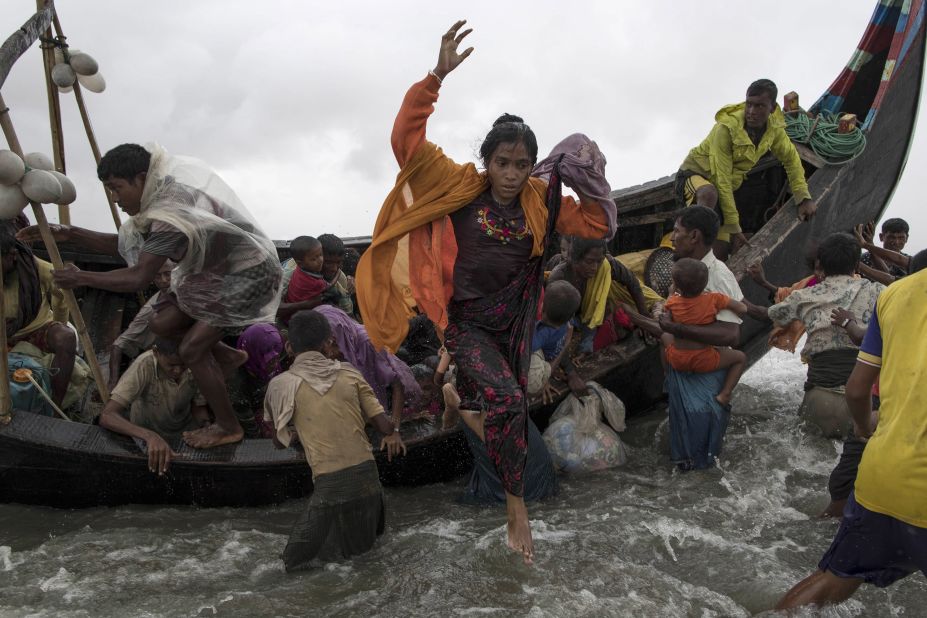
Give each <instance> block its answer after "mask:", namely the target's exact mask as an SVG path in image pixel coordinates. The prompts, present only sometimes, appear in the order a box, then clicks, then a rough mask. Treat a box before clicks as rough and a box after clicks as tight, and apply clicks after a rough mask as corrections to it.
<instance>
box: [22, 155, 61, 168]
mask: <svg viewBox="0 0 927 618" xmlns="http://www.w3.org/2000/svg"><path fill="white" fill-rule="evenodd" d="M23 160H24V161H25V162H26V165H28V166H29V167H30V168H32V169H34V170H47V171H51V170H53V169H55V164H54V163H52V160H51V159H49V158H48V155H44V154H42V153H41V152H30V153H28V154H27V155H26V156H24V157H23Z"/></svg>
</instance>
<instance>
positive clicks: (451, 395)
mask: <svg viewBox="0 0 927 618" xmlns="http://www.w3.org/2000/svg"><path fill="white" fill-rule="evenodd" d="M441 391H442V394H443V395H444V419H443V423H442V426H441V428H442V429H451V428H452V427H454V426H455V425H457V420H458V419H459V418H460V395H458V394H457V389H456V388H454V385H453V384H445V385H444V386H442V387H441Z"/></svg>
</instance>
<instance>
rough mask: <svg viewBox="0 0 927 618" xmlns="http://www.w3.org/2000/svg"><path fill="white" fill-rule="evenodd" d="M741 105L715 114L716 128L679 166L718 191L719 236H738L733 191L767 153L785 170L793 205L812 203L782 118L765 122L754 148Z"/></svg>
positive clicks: (772, 116) (777, 113)
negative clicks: (807, 201)
mask: <svg viewBox="0 0 927 618" xmlns="http://www.w3.org/2000/svg"><path fill="white" fill-rule="evenodd" d="M744 106H745V104H744V103H737V104H736V105H727V106H725V107H722V108H721V109H720V110H718V113H717V114H715V126H714V127H713V128H712V129H711V133H709V134H708V137H706V138H705V140H704V141H703V142H702V143H701V144H699V145H698V146H696V147H695V148H693V149H692V150H690V151H689V156H687V157H686V160H685V161H683V162H682V165H681V166H680V167H681V169H683V170H688V171H692V172H695V173H696V174H698V175H700V176H703V177H705V178H707V179H708V180H709V181H710V182H711V184H713V185H714V186H715V189H717V190H718V205H719V207H720V208H721V215H722V217H723V218H724V221H723V222H722V225H721V232H725V233H728V234H737V233H739V232H740V231H741V229H740V215H739V214H738V213H737V205H736V204H735V203H734V191H736V190H737V189H738V188H740V185H741V183H743V181H744V177H745V176H746V175H747V172H749V171H750V170H751V169H753V166H754V165H756V162H757V161H759V160H760V158H761V157H762V156H763V155H765V154H766V153H767V152H772V154H773V156H775V157H776V158H777V159H779V161H780V162H781V163H782V165H783V167H785V173H786V174H787V175H788V177H789V186H790V187H791V189H792V196H793V198H794V200H795V203H796V204H800V203H801V202H802V201H804V200H806V199H811V194H810V193H809V192H808V183H807V182H806V181H805V170H804V168H803V167H802V164H801V158H800V157H799V156H798V151H797V150H795V146H794V145H793V144H792V142H791V140H789V136H788V135H786V133H785V115H784V114H783V113H782V110H781V109H780V108H779V106H778V105H776V109H775V110H773V113H772V114H770V115H769V120H767V121H766V132H765V133H763V137H761V138H760V143H759V144H758V145H756V146H754V145H753V142H752V141H751V140H750V136H749V135H747V131H746V130H745V129H744Z"/></svg>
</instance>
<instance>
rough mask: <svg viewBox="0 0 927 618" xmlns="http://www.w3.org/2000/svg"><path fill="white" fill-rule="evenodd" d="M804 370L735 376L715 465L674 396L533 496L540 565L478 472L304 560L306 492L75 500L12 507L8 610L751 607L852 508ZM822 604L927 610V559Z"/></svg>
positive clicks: (645, 611) (852, 612)
mask: <svg viewBox="0 0 927 618" xmlns="http://www.w3.org/2000/svg"><path fill="white" fill-rule="evenodd" d="M803 373H804V368H803V367H802V365H801V364H800V363H799V362H798V359H797V356H795V355H791V354H785V353H781V352H778V351H774V352H773V353H770V354H769V355H767V356H766V357H765V358H764V359H763V360H762V361H760V362H759V363H758V364H757V365H756V366H754V367H753V369H751V371H750V372H748V373H747V374H746V375H745V376H744V379H743V381H742V383H741V385H740V386H739V387H738V388H737V390H736V391H735V396H734V415H733V417H732V419H731V424H730V428H729V430H728V433H727V439H726V442H725V449H724V453H723V455H722V457H721V460H720V463H719V465H718V467H717V468H716V469H713V470H707V471H699V472H689V473H685V474H681V473H679V472H676V471H675V470H674V469H673V466H672V465H671V464H670V462H669V460H668V456H667V454H666V451H667V434H666V424H665V418H666V414H665V411H661V410H657V411H654V412H652V413H650V414H648V415H646V416H644V417H642V418H636V419H632V421H631V422H630V423H629V429H628V431H627V432H625V433H624V434H623V436H622V437H623V439H624V440H625V442H626V443H627V444H628V446H629V462H628V464H627V465H626V466H625V467H623V468H621V469H616V470H612V471H607V472H601V473H595V474H588V475H584V476H575V477H569V478H564V479H563V483H562V487H561V492H560V495H559V496H558V497H556V498H554V499H552V500H549V501H547V502H544V503H542V504H538V505H532V506H531V507H530V510H529V512H530V515H531V519H532V529H533V531H534V538H535V550H536V559H535V565H534V566H533V567H526V566H524V565H522V564H521V560H520V558H519V557H518V556H517V555H515V554H514V553H512V552H510V551H509V550H508V549H507V548H506V546H505V526H504V510H503V509H501V508H495V509H492V508H489V509H486V508H473V507H468V506H462V505H459V504H457V503H456V502H455V499H456V497H457V495H458V494H459V492H460V490H461V487H462V485H463V483H464V480H463V479H461V480H460V481H456V482H452V483H447V484H444V485H433V486H428V487H419V488H414V489H389V490H387V492H386V499H387V532H386V534H385V536H384V537H382V538H381V540H380V541H379V542H378V543H377V545H376V546H375V548H374V549H373V550H372V551H371V552H369V553H368V554H365V555H363V556H360V557H357V558H355V559H352V560H348V561H345V562H342V563H338V564H331V565H329V566H327V567H325V568H323V569H320V570H317V571H315V572H312V573H306V574H302V575H296V576H288V575H287V574H286V573H284V571H283V564H282V562H281V560H280V554H281V551H282V549H283V546H284V544H285V543H286V539H287V534H288V532H289V528H290V525H291V523H292V521H293V520H294V519H295V518H296V516H297V514H298V513H299V512H300V511H301V510H302V509H303V508H305V501H293V502H288V503H286V504H283V505H280V506H273V507H265V508H255V509H195V508H185V507H141V506H129V507H120V508H100V509H88V510H80V511H62V510H54V509H45V508H37V507H26V506H19V505H0V615H3V616H55V617H58V616H120V617H122V616H306V615H312V616H316V615H319V616H321V615H326V616H406V615H429V616H438V615H440V616H509V615H525V616H558V617H559V616H607V615H616V616H694V617H708V616H749V615H753V614H756V613H762V612H766V611H768V610H769V608H770V607H772V606H773V605H774V604H775V602H776V600H777V599H778V598H779V597H780V596H781V595H782V594H784V593H785V591H786V590H788V588H789V587H790V586H791V585H792V584H793V583H795V582H796V581H798V580H799V579H801V578H802V577H804V576H805V575H807V574H809V573H811V572H812V571H813V570H814V569H815V568H816V565H817V562H818V560H819V559H820V558H821V555H822V554H823V553H824V551H825V550H826V549H827V547H828V545H829V543H830V541H831V539H832V538H833V535H834V533H835V532H836V530H837V522H836V521H834V520H821V519H818V518H817V514H818V513H819V512H820V511H821V510H822V509H823V508H824V507H825V505H826V504H827V501H828V498H827V491H826V486H827V476H828V474H829V473H830V470H831V468H832V467H833V465H834V464H835V463H836V461H837V458H838V454H839V448H840V444H839V443H838V442H834V441H831V440H825V439H823V438H820V437H817V436H815V435H814V433H813V432H812V431H810V430H809V429H808V428H806V427H803V426H802V425H801V423H799V422H798V420H797V419H796V416H795V410H796V409H797V406H798V403H799V401H800V399H801V395H802V393H801V383H802V379H803ZM800 615H805V616H812V615H822V616H834V617H836V616H841V617H849V616H867V617H868V616H924V615H927V584H925V581H924V577H923V575H921V574H915V575H912V576H911V577H909V578H907V579H906V580H904V581H902V582H900V583H898V584H896V585H895V586H893V587H891V588H888V589H886V590H879V589H877V588H874V587H871V586H864V587H863V588H861V589H860V591H859V592H858V593H857V595H856V597H855V598H853V599H851V600H849V601H847V602H846V603H843V604H841V605H839V606H835V607H831V608H827V609H825V610H822V611H810V610H808V611H805V612H802V613H801V614H800Z"/></svg>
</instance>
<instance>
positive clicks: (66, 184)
mask: <svg viewBox="0 0 927 618" xmlns="http://www.w3.org/2000/svg"><path fill="white" fill-rule="evenodd" d="M51 174H52V175H53V176H54V177H55V178H57V179H58V182H59V183H60V184H61V197H60V198H58V200H57V201H56V203H57V204H70V203H72V202H73V201H74V200H76V199H77V187H75V186H74V183H73V182H71V179H70V178H68V177H67V176H65V175H64V174H62V173H61V172H57V171H55V170H52V171H51Z"/></svg>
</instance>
